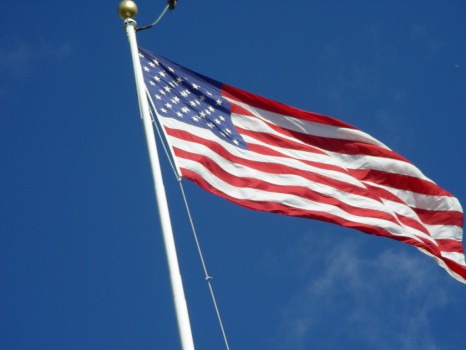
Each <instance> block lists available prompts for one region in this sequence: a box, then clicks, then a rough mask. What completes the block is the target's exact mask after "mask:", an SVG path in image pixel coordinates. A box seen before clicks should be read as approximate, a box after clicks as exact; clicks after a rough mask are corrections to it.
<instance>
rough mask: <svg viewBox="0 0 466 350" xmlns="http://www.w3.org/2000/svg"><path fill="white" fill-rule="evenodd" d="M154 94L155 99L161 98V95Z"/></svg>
mask: <svg viewBox="0 0 466 350" xmlns="http://www.w3.org/2000/svg"><path fill="white" fill-rule="evenodd" d="M154 96H155V98H156V99H157V100H161V99H162V97H160V95H154Z"/></svg>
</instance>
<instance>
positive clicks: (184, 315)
mask: <svg viewBox="0 0 466 350" xmlns="http://www.w3.org/2000/svg"><path fill="white" fill-rule="evenodd" d="M136 13H137V7H136V4H135V3H134V2H132V1H122V2H121V3H120V6H119V14H120V17H122V18H123V19H124V20H125V21H124V27H125V29H126V34H127V35H128V41H129V46H130V49H131V57H132V61H133V68H134V77H135V80H136V90H137V95H138V101H139V111H140V113H141V119H142V123H143V126H144V133H145V136H146V142H147V149H148V151H149V159H150V166H151V170H152V177H153V181H154V189H155V197H156V201H157V207H158V212H159V217H160V225H161V228H162V235H163V241H164V245H165V251H166V255H167V262H168V270H169V275H170V283H171V288H172V294H173V302H174V304H175V312H176V319H177V322H178V332H179V336H180V341H181V346H182V349H183V350H194V341H193V336H192V331H191V323H190V320H189V313H188V306H187V303H186V297H185V294H184V289H183V281H182V279H181V273H180V267H179V264H178V257H177V253H176V247H175V239H174V237H173V229H172V225H171V220H170V214H169V211H168V203H167V197H166V194H165V187H164V184H163V178H162V172H161V170H160V162H159V156H158V153H157V147H156V142H155V135H154V129H153V127H152V119H151V116H150V109H149V103H148V101H147V97H146V89H145V84H144V77H143V74H142V68H141V62H140V61H139V52H138V45H137V40H136V21H135V20H134V19H133V18H134V17H135V16H136Z"/></svg>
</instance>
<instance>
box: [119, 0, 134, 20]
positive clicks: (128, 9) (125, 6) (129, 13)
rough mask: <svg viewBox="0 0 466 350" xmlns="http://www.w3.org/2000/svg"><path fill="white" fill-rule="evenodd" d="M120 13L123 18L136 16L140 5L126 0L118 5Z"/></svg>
mask: <svg viewBox="0 0 466 350" xmlns="http://www.w3.org/2000/svg"><path fill="white" fill-rule="evenodd" d="M118 14H119V15H120V17H121V18H122V19H128V18H134V17H136V15H137V14H138V7H137V5H136V3H135V2H134V1H131V0H124V1H122V2H120V4H119V5H118Z"/></svg>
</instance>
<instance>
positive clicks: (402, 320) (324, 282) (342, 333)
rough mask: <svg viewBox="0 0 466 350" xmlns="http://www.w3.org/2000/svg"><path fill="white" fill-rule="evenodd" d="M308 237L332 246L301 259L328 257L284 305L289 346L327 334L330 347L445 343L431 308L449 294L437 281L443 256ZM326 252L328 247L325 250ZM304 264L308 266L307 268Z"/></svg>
mask: <svg viewBox="0 0 466 350" xmlns="http://www.w3.org/2000/svg"><path fill="white" fill-rule="evenodd" d="M355 242H356V241H354V240H343V241H342V242H341V243H339V244H337V245H335V243H328V242H327V243H326V242H323V243H322V242H320V243H319V242H316V241H314V240H312V242H306V243H305V244H303V243H302V242H301V244H300V246H301V247H302V246H308V247H309V246H314V247H317V249H318V251H319V252H325V251H327V252H328V254H327V256H326V257H325V259H324V261H321V262H320V263H316V261H315V260H314V259H315V254H313V255H314V257H313V256H311V255H310V254H309V253H306V254H301V259H303V261H304V260H308V259H311V260H314V265H317V266H318V265H321V269H320V271H319V272H317V274H316V270H315V267H314V269H313V270H312V271H311V270H308V274H309V275H310V276H312V280H309V281H308V282H307V283H306V284H305V285H304V287H303V288H302V289H301V290H299V291H297V292H296V293H295V295H294V296H293V298H292V299H291V300H290V301H289V303H288V305H287V306H286V308H285V309H284V310H283V320H282V324H281V326H280V332H279V333H280V337H281V339H283V342H284V344H283V348H289V349H296V350H299V349H308V348H309V344H310V343H312V344H314V345H315V346H316V348H322V347H319V345H318V344H317V345H316V344H315V341H316V339H323V338H324V339H325V347H324V348H325V349H340V348H341V347H342V344H345V348H347V349H349V348H352V346H353V348H358V349H375V348H376V349H382V350H384V349H387V350H388V349H395V348H397V349H415V348H422V349H429V350H436V349H439V346H438V345H437V343H436V340H435V339H434V338H433V335H432V334H433V332H432V324H431V321H430V319H431V314H432V313H433V312H434V311H436V310H437V309H439V308H443V307H445V306H446V305H447V304H448V302H449V300H448V297H447V295H446V292H445V291H444V289H442V288H440V287H435V286H437V285H439V283H438V281H435V276H436V274H433V273H432V269H434V268H436V266H435V264H428V263H427V262H426V259H425V257H423V256H421V255H420V256H419V258H418V259H416V258H413V255H412V254H409V253H406V250H403V249H400V250H393V251H392V250H387V251H385V252H381V253H378V254H376V255H375V256H371V257H367V254H363V251H365V250H366V249H367V247H364V245H362V244H359V243H355ZM319 255H320V256H321V254H319ZM303 272H304V271H303Z"/></svg>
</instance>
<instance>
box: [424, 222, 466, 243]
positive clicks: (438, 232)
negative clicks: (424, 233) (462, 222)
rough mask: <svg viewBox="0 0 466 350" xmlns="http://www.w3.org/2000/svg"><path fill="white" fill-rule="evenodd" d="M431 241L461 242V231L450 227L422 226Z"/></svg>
mask: <svg viewBox="0 0 466 350" xmlns="http://www.w3.org/2000/svg"><path fill="white" fill-rule="evenodd" d="M424 226H425V227H426V228H427V230H428V231H429V232H430V235H431V236H432V238H433V239H451V240H454V241H458V242H461V241H462V237H463V229H462V227H459V226H452V225H424Z"/></svg>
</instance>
